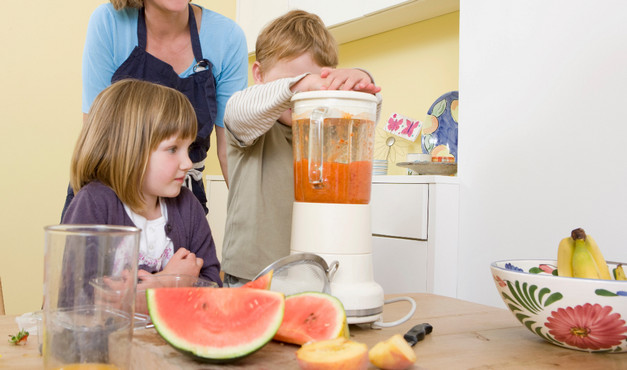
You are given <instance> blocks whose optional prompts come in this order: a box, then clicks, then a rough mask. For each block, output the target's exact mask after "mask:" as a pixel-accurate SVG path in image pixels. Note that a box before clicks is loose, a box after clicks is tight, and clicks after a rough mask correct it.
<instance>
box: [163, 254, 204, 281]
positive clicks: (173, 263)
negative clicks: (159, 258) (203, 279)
mask: <svg viewBox="0 0 627 370" xmlns="http://www.w3.org/2000/svg"><path fill="white" fill-rule="evenodd" d="M203 263H204V261H203V259H202V258H199V257H196V255H195V254H194V253H192V252H190V251H188V250H187V249H185V248H179V250H177V251H176V252H175V253H174V255H172V258H170V261H168V264H167V265H166V266H165V267H164V268H163V273H164V274H184V275H192V276H198V275H200V269H201V268H202V265H203Z"/></svg>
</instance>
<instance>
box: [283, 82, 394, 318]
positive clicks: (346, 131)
mask: <svg viewBox="0 0 627 370" xmlns="http://www.w3.org/2000/svg"><path fill="white" fill-rule="evenodd" d="M292 102H293V109H292V135H293V148H294V194H295V202H294V207H293V215H292V234H291V254H297V253H313V254H316V255H319V256H320V257H322V258H323V259H324V260H326V262H327V263H328V264H334V263H335V262H336V261H337V263H339V265H338V268H337V271H335V273H334V275H333V279H332V280H331V294H332V295H334V296H336V297H337V298H338V299H339V300H340V301H341V302H342V304H343V305H344V309H345V310H346V316H347V321H348V323H349V324H360V323H370V322H374V321H377V320H379V319H380V318H381V314H382V312H383V304H384V296H383V288H382V287H381V286H380V285H379V284H377V283H376V282H375V281H374V277H373V265H372V233H371V229H370V223H371V221H370V204H369V203H370V188H371V183H372V159H373V150H374V134H375V123H376V122H375V121H376V109H377V99H376V98H375V96H374V95H372V94H367V93H361V92H354V91H330V90H327V91H310V92H303V93H298V94H295V95H294V97H293V98H292Z"/></svg>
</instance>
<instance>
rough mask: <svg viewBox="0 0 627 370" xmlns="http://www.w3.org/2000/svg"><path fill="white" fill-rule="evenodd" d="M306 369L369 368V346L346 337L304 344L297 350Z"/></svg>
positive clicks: (300, 361)
mask: <svg viewBox="0 0 627 370" xmlns="http://www.w3.org/2000/svg"><path fill="white" fill-rule="evenodd" d="M296 358H297V359H298V365H299V366H300V368H301V369H304V370H331V369H334V370H335V369H337V370H364V369H367V368H368V346H366V345H365V344H364V343H358V342H353V341H352V340H349V339H346V338H343V337H342V338H335V339H328V340H321V341H317V342H310V343H305V344H303V346H302V347H300V349H299V350H298V351H296Z"/></svg>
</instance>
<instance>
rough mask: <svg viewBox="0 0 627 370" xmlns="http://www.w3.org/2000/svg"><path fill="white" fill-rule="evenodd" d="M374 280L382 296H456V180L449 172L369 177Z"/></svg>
mask: <svg viewBox="0 0 627 370" xmlns="http://www.w3.org/2000/svg"><path fill="white" fill-rule="evenodd" d="M370 204H371V208H372V234H373V264H374V278H375V281H376V282H377V283H379V284H380V285H381V286H382V287H383V290H384V292H385V293H386V294H389V293H406V292H428V293H435V294H440V295H446V296H450V297H456V296H457V246H458V225H459V221H458V213H459V184H458V179H457V177H449V176H374V178H373V181H372V196H371V201H370Z"/></svg>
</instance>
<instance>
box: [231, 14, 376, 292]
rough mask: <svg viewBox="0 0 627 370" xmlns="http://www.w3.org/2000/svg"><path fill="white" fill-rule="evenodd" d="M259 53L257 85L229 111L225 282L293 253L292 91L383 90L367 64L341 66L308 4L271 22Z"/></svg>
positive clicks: (243, 277)
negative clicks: (346, 67)
mask: <svg viewBox="0 0 627 370" xmlns="http://www.w3.org/2000/svg"><path fill="white" fill-rule="evenodd" d="M255 52H256V59H257V60H256V61H255V63H254V64H253V66H252V74H253V78H254V80H255V85H253V86H250V87H249V88H247V89H245V90H243V91H240V92H237V93H235V94H234V95H233V96H232V97H231V99H230V100H229V101H228V103H227V107H226V112H225V117H224V124H225V127H226V128H227V130H226V131H227V135H226V136H227V143H228V146H227V163H228V168H229V185H230V186H229V196H228V201H227V210H228V211H227V219H226V230H225V237H224V244H223V250H222V268H223V271H224V272H225V276H224V283H225V286H240V285H242V284H244V283H246V282H247V281H249V280H251V279H252V278H254V277H255V276H256V275H257V274H258V273H259V272H260V271H261V270H262V269H264V268H265V267H266V266H268V265H269V264H271V263H272V262H274V261H276V260H277V259H279V258H282V257H285V256H287V255H289V254H290V237H291V224H292V205H293V202H294V174H293V155H292V127H291V126H292V117H291V109H290V107H291V103H290V99H291V98H292V96H293V95H294V94H295V93H296V92H303V91H311V90H354V91H361V92H366V93H372V94H375V93H377V92H379V91H380V90H381V89H380V88H379V87H377V86H375V85H374V83H373V82H372V79H371V78H370V75H368V73H366V72H364V71H362V70H359V69H334V68H335V67H336V66H337V64H338V56H337V44H336V43H335V40H334V39H333V36H332V35H331V34H330V33H329V31H328V30H327V29H326V27H325V26H324V23H322V21H321V20H320V18H319V17H318V16H316V15H314V14H310V13H307V12H305V11H302V10H293V11H290V12H288V13H287V14H285V15H283V16H281V17H279V18H277V19H275V20H274V21H273V22H272V23H270V24H269V25H268V26H266V28H264V29H263V30H262V31H261V33H260V34H259V37H258V38H257V43H256V50H255ZM377 97H378V106H377V111H379V110H380V107H381V98H380V96H379V95H377ZM377 116H378V113H377Z"/></svg>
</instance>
